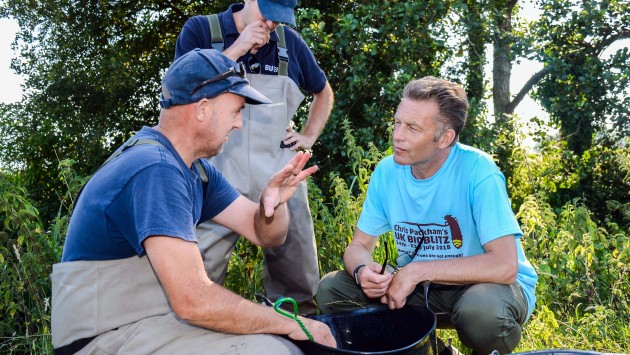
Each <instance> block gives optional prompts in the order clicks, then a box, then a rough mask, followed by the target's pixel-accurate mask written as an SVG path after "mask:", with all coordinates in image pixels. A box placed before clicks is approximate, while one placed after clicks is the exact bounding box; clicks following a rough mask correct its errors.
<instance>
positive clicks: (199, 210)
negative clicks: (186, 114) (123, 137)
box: [61, 127, 239, 262]
mask: <svg viewBox="0 0 630 355" xmlns="http://www.w3.org/2000/svg"><path fill="white" fill-rule="evenodd" d="M134 138H138V139H153V140H155V141H158V142H159V143H161V144H162V146H158V145H153V144H142V145H135V146H133V147H131V148H128V149H127V150H125V151H124V152H123V153H122V154H121V155H119V156H118V157H117V158H116V159H114V160H112V161H110V162H109V163H107V164H105V165H104V166H103V167H102V168H101V169H100V170H98V171H97V172H96V173H95V174H94V176H93V177H92V178H91V179H90V180H89V181H88V183H87V184H86V185H85V187H84V189H83V191H82V192H81V195H80V197H79V200H78V201H77V203H76V206H75V208H74V212H73V214H72V218H71V219H70V225H69V227H68V233H67V236H66V241H65V245H64V250H63V256H62V259H61V260H62V261H64V262H65V261H74V260H114V259H124V258H128V257H131V256H134V255H142V254H144V248H143V246H142V242H143V241H144V240H145V239H146V238H147V237H149V236H152V235H164V236H170V237H175V238H181V239H183V240H186V241H191V242H196V241H197V239H196V237H195V226H196V224H197V223H198V222H200V221H201V222H203V221H206V220H208V219H210V218H213V217H214V216H216V215H217V214H219V213H220V212H221V211H223V210H224V209H225V208H226V207H227V206H229V205H230V204H231V203H232V202H234V200H236V198H237V197H238V196H239V194H238V192H237V191H236V190H235V189H234V188H233V187H232V186H231V185H230V184H229V183H228V182H227V181H226V180H225V179H224V178H223V176H222V175H221V173H219V172H218V171H217V170H216V169H214V167H212V166H211V165H210V164H208V163H207V162H206V161H205V159H202V160H201V161H202V164H203V166H204V169H205V170H206V173H207V175H208V184H207V187H206V191H205V196H202V194H203V185H202V182H201V179H200V177H199V173H198V171H197V167H196V166H195V165H194V164H193V167H192V168H191V167H187V166H186V164H185V163H184V161H183V160H182V158H181V157H180V156H179V154H178V153H177V151H176V150H175V148H174V147H173V145H172V144H171V142H170V141H169V140H168V139H167V138H166V137H165V136H164V135H162V134H161V133H160V132H158V131H157V130H155V129H153V128H149V127H143V128H142V130H140V132H138V133H137V134H136V135H135V136H134Z"/></svg>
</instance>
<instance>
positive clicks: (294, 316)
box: [273, 297, 313, 341]
mask: <svg viewBox="0 0 630 355" xmlns="http://www.w3.org/2000/svg"><path fill="white" fill-rule="evenodd" d="M285 301H289V302H291V303H292V304H293V314H291V313H288V312H286V311H284V310H283V309H280V305H281V304H283V303H284V302H285ZM273 308H274V309H275V310H276V312H278V313H280V314H282V315H283V316H285V317H289V318H291V319H295V321H296V322H297V323H298V324H299V325H300V328H302V330H303V331H304V334H306V336H307V337H308V340H310V341H313V336H312V335H311V333H310V332H309V331H308V329H306V327H305V326H304V323H302V321H301V320H300V318H299V317H298V306H297V303H296V302H295V300H294V299H293V298H291V297H282V298H279V299H278V300H277V301H276V303H274V304H273Z"/></svg>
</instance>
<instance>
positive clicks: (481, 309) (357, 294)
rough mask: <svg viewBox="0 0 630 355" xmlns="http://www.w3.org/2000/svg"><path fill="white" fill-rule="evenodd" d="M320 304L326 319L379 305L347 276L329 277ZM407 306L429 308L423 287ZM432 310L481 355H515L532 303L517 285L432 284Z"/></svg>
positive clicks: (319, 293) (323, 282)
mask: <svg viewBox="0 0 630 355" xmlns="http://www.w3.org/2000/svg"><path fill="white" fill-rule="evenodd" d="M316 299H317V304H318V305H319V308H320V309H321V311H322V313H324V314H327V313H339V312H347V311H351V310H355V309H358V308H365V307H370V306H372V305H374V304H379V303H380V301H379V300H378V299H370V298H368V297H367V296H366V295H365V294H364V293H363V291H362V290H361V289H360V288H359V287H358V286H357V285H356V284H355V282H354V278H353V277H351V276H350V275H349V274H348V273H347V272H346V271H345V270H341V271H336V272H332V273H329V274H327V275H325V276H324V277H323V278H322V280H321V281H320V282H319V285H318V288H317V298H316ZM407 303H410V304H417V305H421V306H424V305H425V299H424V292H423V288H422V286H421V285H418V287H416V289H415V290H414V291H413V292H412V293H411V295H409V298H408V299H407ZM429 308H430V309H431V311H433V312H434V313H440V314H444V315H445V316H446V317H445V318H446V320H447V324H446V325H447V328H454V329H456V331H457V334H458V336H459V339H460V340H461V342H462V343H463V344H464V345H465V346H467V347H469V348H472V349H473V350H474V351H476V352H479V353H481V354H489V353H491V352H492V351H493V350H497V351H499V352H500V353H501V354H508V353H511V352H512V350H514V348H516V346H517V345H518V343H519V341H520V340H521V325H522V324H523V323H524V322H525V320H526V317H527V301H526V299H525V295H524V294H523V291H522V289H521V286H520V285H519V284H518V283H514V284H512V285H499V284H492V283H480V284H473V285H465V286H445V285H436V284H432V285H431V287H430V288H429ZM438 326H439V324H438Z"/></svg>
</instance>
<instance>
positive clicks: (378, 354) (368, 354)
mask: <svg viewBox="0 0 630 355" xmlns="http://www.w3.org/2000/svg"><path fill="white" fill-rule="evenodd" d="M409 308H412V309H413V308H416V309H417V310H421V311H427V312H428V313H429V314H431V315H432V318H433V319H432V325H431V327H430V329H428V330H427V331H426V332H425V334H424V335H423V336H422V337H420V339H418V340H416V341H414V342H412V343H411V344H409V345H405V346H403V347H400V348H397V349H392V350H379V351H361V350H350V349H340V348H333V347H330V346H327V345H324V344H320V343H315V342H311V344H309V346H314V347H316V348H317V347H318V348H322V349H323V350H326V351H328V352H330V353H337V354H356V355H387V354H397V353H401V352H405V351H409V350H411V349H413V348H414V347H416V346H417V345H418V344H420V343H422V342H424V341H426V339H427V338H430V337H431V336H432V335H436V329H437V317H436V316H435V313H434V312H433V311H431V309H430V308H429V307H428V306H424V307H423V306H420V305H415V304H406V305H405V306H404V307H403V308H399V309H394V310H392V309H389V307H388V306H385V305H382V304H375V305H374V306H370V307H367V308H361V309H356V310H353V311H348V312H341V313H335V314H324V315H314V316H309V317H308V318H310V319H314V320H318V321H320V320H319V319H318V318H320V319H321V318H324V317H326V318H336V317H343V316H348V315H353V316H356V315H357V314H359V315H360V314H362V313H366V314H367V313H376V312H379V313H380V312H402V311H404V310H406V309H409ZM429 341H431V339H429ZM295 342H297V341H294V343H295ZM301 342H302V345H304V342H309V341H308V340H303V341H301ZM430 345H431V346H432V347H433V346H434V345H436V344H430ZM298 346H299V345H298ZM305 353H306V352H305ZM306 354H308V353H306Z"/></svg>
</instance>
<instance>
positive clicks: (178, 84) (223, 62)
mask: <svg viewBox="0 0 630 355" xmlns="http://www.w3.org/2000/svg"><path fill="white" fill-rule="evenodd" d="M228 92H229V93H232V94H236V95H239V96H242V97H244V98H245V102H247V103H248V104H251V105H258V104H270V103H271V100H269V99H268V98H267V97H266V96H264V95H263V94H261V93H260V92H258V91H257V90H256V89H254V88H252V87H251V86H250V85H249V81H248V80H247V79H246V78H245V68H244V67H243V64H242V63H240V64H237V63H236V62H235V61H233V60H231V59H230V58H228V57H226V56H225V55H223V54H222V53H221V52H219V51H217V50H214V49H199V48H196V49H194V50H192V51H190V52H188V53H186V54H184V55H183V56H181V57H179V58H177V59H176V60H175V61H174V62H173V64H171V66H170V67H169V68H168V70H167V71H166V74H165V75H164V79H162V95H161V96H160V106H161V107H162V108H170V107H171V106H176V105H186V104H190V103H193V102H197V101H200V100H201V99H213V98H215V97H217V96H219V95H221V94H224V93H228Z"/></svg>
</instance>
